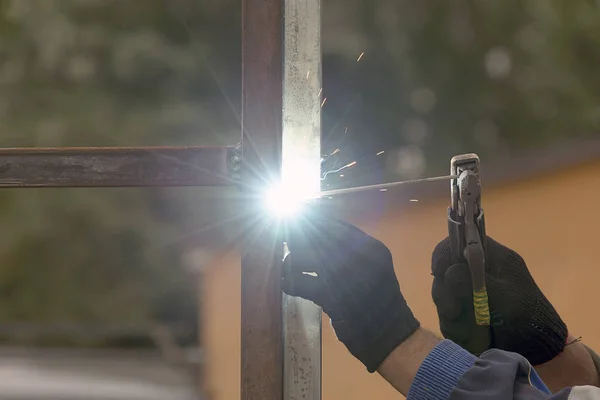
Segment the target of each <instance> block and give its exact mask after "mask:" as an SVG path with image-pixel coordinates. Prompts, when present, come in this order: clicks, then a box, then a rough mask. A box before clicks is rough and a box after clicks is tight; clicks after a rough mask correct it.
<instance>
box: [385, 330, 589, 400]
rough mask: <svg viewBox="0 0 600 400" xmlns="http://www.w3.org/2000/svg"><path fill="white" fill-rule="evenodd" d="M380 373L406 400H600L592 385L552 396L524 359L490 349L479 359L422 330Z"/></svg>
mask: <svg viewBox="0 0 600 400" xmlns="http://www.w3.org/2000/svg"><path fill="white" fill-rule="evenodd" d="M378 371H379V373H380V374H381V376H383V377H384V378H385V379H386V380H387V381H388V382H389V383H390V384H391V385H392V386H394V387H395V388H396V389H397V390H398V391H399V392H401V393H403V394H404V395H406V396H407V400H421V399H423V400H425V399H427V400H445V399H453V400H481V399H487V400H542V399H545V400H600V389H598V388H596V387H593V386H577V387H572V388H571V387H569V388H564V389H563V390H561V391H559V392H558V393H556V394H554V395H552V393H551V392H550V390H549V389H548V388H547V387H546V386H545V384H544V382H542V380H541V379H540V377H539V376H538V374H537V373H536V371H535V370H534V369H533V367H532V366H531V364H529V362H528V361H527V360H526V359H525V358H523V357H522V356H520V355H518V354H516V353H509V352H505V351H501V350H489V351H487V352H485V353H483V354H482V355H481V356H480V357H479V358H478V357H475V356H473V355H472V354H471V353H469V352H468V351H466V350H464V349H463V348H462V347H460V346H458V345H457V344H455V343H453V342H451V341H450V340H439V339H438V338H436V337H435V336H434V335H433V334H432V333H431V332H428V331H426V330H423V329H418V330H417V331H416V332H415V333H414V334H413V335H412V336H411V337H409V338H408V339H407V340H406V341H405V342H403V343H402V344H400V345H399V346H398V347H397V348H396V349H395V350H394V351H392V352H391V353H390V355H389V356H388V357H387V358H386V360H385V361H384V362H383V363H382V364H381V366H380V367H379V370H378Z"/></svg>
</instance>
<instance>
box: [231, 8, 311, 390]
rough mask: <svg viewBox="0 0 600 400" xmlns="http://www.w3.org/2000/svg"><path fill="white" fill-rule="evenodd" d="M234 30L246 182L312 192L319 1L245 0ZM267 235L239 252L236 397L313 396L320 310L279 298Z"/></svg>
mask: <svg viewBox="0 0 600 400" xmlns="http://www.w3.org/2000/svg"><path fill="white" fill-rule="evenodd" d="M284 5H285V6H284ZM284 16H285V17H284ZM242 31H243V44H242V46H243V49H242V54H243V57H242V65H243V66H242V69H243V72H242V77H243V78H242V79H243V81H242V86H243V88H242V93H243V99H242V100H243V106H242V107H243V108H242V125H243V151H244V154H243V157H244V159H243V163H244V172H243V181H244V184H245V185H246V186H247V187H252V188H254V189H259V190H260V188H265V186H266V185H268V184H269V183H271V182H274V181H277V180H279V179H281V182H282V184H283V185H288V184H290V185H293V186H294V188H295V190H298V188H300V189H301V190H302V191H306V192H313V193H317V192H318V191H319V189H320V157H321V154H320V141H321V95H320V93H321V46H320V38H321V20H320V0H287V1H285V3H284V0H243V28H242ZM282 110H283V111H282ZM255 206H257V205H255ZM269 240H272V239H268V238H266V237H262V238H259V239H254V241H253V242H252V243H246V245H245V247H244V251H243V255H242V383H241V389H242V400H282V399H286V400H288V399H290V400H291V399H297V400H301V399H303V400H304V399H305V400H319V399H320V398H321V310H320V308H319V307H317V306H315V305H314V304H312V303H310V302H307V301H304V300H301V299H298V298H291V297H288V296H285V295H283V300H282V293H281V287H280V278H281V271H280V269H279V264H280V261H281V256H282V251H283V248H282V246H281V243H277V242H275V241H273V242H269Z"/></svg>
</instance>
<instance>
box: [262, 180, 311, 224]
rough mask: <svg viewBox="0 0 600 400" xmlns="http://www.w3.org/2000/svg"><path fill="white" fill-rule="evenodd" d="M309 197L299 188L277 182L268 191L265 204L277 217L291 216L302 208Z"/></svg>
mask: <svg viewBox="0 0 600 400" xmlns="http://www.w3.org/2000/svg"><path fill="white" fill-rule="evenodd" d="M309 197H310V196H306V194H305V193H301V191H300V190H298V188H294V187H289V186H286V185H282V184H277V185H274V186H273V187H271V188H270V189H269V190H268V191H267V193H266V195H265V205H266V208H267V210H268V211H269V212H270V213H271V214H272V215H273V216H275V217H278V218H285V217H291V216H293V215H296V214H297V213H298V212H299V211H300V210H301V209H302V207H303V206H304V204H305V203H306V201H307V200H308V199H309Z"/></svg>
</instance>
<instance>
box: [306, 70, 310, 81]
mask: <svg viewBox="0 0 600 400" xmlns="http://www.w3.org/2000/svg"><path fill="white" fill-rule="evenodd" d="M309 77H310V71H306V79H308V78H309Z"/></svg>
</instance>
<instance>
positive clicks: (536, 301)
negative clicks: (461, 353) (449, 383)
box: [431, 237, 567, 365]
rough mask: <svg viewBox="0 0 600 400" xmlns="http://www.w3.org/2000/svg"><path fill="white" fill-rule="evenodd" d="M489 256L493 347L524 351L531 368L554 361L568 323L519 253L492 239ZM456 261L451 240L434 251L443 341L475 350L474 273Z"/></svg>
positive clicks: (435, 298)
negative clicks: (537, 282)
mask: <svg viewBox="0 0 600 400" xmlns="http://www.w3.org/2000/svg"><path fill="white" fill-rule="evenodd" d="M485 253H486V259H485V270H486V285H487V291H488V298H489V305H490V316H491V329H492V335H491V336H492V343H491V347H494V348H498V349H501V350H507V351H512V352H515V353H519V354H521V355H523V356H524V357H525V358H527V359H528V360H529V362H530V363H531V364H532V365H539V364H543V363H545V362H548V361H550V360H552V359H553V358H554V357H556V356H557V355H558V354H560V353H561V352H562V351H563V349H564V347H565V343H566V340H567V327H566V325H565V323H564V322H563V320H562V319H561V318H560V316H559V315H558V313H557V312H556V310H555V309H554V307H553V306H552V304H551V303H550V302H549V301H548V299H547V298H546V296H544V294H543V293H542V291H541V290H540V288H539V287H538V286H537V284H536V283H535V281H534V280H533V277H532V276H531V274H530V273H529V270H528V269H527V265H526V264H525V261H524V260H523V258H521V256H520V255H519V254H517V253H516V252H514V251H513V250H511V249H509V248H507V247H505V246H503V245H501V244H500V243H498V242H496V241H494V240H493V239H491V238H489V237H488V238H487V241H486V244H485ZM454 259H455V258H453V257H452V254H451V249H450V241H449V239H448V238H446V239H444V240H443V241H442V242H440V243H439V244H438V245H437V246H436V248H435V250H434V251H433V256H432V266H431V269H432V273H433V276H434V280H433V288H432V295H433V301H434V302H435V304H436V306H437V310H438V316H439V320H440V328H441V331H442V334H443V335H444V337H446V338H447V339H451V340H453V341H454V342H456V343H457V344H459V345H461V346H462V347H464V348H465V349H467V350H470V351H473V350H472V345H473V337H474V336H473V334H472V332H473V329H474V327H476V324H475V317H474V314H473V291H472V290H473V289H472V283H471V274H470V271H469V267H468V265H467V264H466V263H465V264H454V265H453V263H452V260H454Z"/></svg>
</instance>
